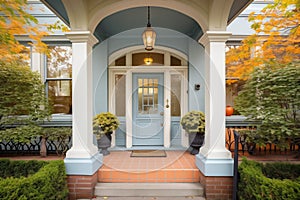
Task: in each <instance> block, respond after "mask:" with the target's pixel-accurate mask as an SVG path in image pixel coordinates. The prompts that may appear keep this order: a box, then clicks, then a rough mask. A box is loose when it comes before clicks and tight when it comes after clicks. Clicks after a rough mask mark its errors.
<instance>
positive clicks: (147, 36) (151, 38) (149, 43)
mask: <svg viewBox="0 0 300 200" xmlns="http://www.w3.org/2000/svg"><path fill="white" fill-rule="evenodd" d="M142 36H143V42H144V46H145V49H146V50H147V51H151V50H153V48H154V44H155V39H156V33H155V31H154V30H153V29H152V28H151V27H147V28H146V30H145V31H144V32H143V35H142Z"/></svg>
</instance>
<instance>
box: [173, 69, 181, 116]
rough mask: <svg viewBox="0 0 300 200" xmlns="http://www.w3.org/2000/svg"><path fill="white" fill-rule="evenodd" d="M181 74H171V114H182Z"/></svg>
mask: <svg viewBox="0 0 300 200" xmlns="http://www.w3.org/2000/svg"><path fill="white" fill-rule="evenodd" d="M180 100H181V75H171V116H180V103H181V102H180Z"/></svg>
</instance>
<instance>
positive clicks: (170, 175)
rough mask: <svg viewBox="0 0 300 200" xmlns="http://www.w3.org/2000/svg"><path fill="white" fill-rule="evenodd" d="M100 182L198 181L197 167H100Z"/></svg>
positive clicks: (198, 172)
mask: <svg viewBox="0 0 300 200" xmlns="http://www.w3.org/2000/svg"><path fill="white" fill-rule="evenodd" d="M98 182H101V183H199V182H200V171H199V170H198V169H170V168H167V169H160V170H153V171H132V170H131V171H120V170H115V169H110V168H101V169H100V170H99V171H98Z"/></svg>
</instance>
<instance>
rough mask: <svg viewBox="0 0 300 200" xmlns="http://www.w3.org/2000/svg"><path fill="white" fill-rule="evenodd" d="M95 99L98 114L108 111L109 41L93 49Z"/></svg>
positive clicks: (94, 111) (94, 112)
mask: <svg viewBox="0 0 300 200" xmlns="http://www.w3.org/2000/svg"><path fill="white" fill-rule="evenodd" d="M92 57H93V69H92V71H93V98H94V105H93V106H94V110H93V115H95V114H96V113H101V112H107V110H108V80H107V78H108V70H107V66H108V41H104V42H102V43H101V44H100V45H98V46H96V47H95V48H94V49H93V56H92Z"/></svg>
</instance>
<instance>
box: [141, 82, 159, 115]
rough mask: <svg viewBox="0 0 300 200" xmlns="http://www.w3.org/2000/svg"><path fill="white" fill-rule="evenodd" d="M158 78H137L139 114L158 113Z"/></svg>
mask: <svg viewBox="0 0 300 200" xmlns="http://www.w3.org/2000/svg"><path fill="white" fill-rule="evenodd" d="M155 82H156V83H158V79H147V78H140V79H138V87H139V88H138V109H139V114H157V113H158V109H157V108H158V84H156V85H155V84H153V83H155Z"/></svg>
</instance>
